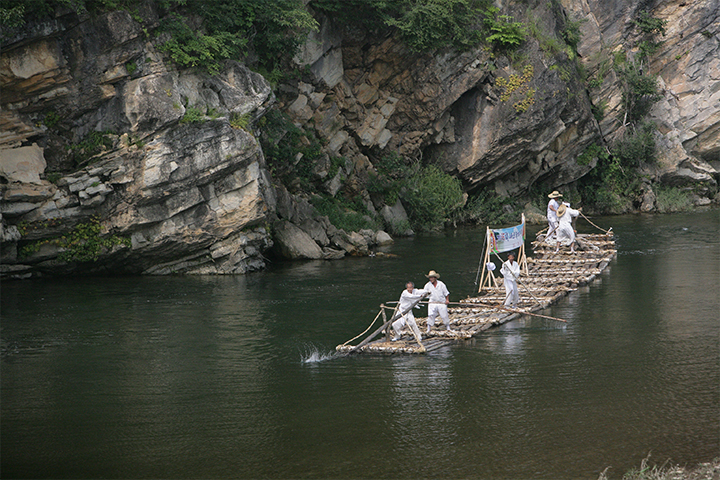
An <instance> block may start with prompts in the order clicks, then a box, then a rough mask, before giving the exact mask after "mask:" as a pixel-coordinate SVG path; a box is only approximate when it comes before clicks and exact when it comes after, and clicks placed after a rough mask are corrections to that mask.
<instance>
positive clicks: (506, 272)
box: [500, 260, 520, 280]
mask: <svg viewBox="0 0 720 480" xmlns="http://www.w3.org/2000/svg"><path fill="white" fill-rule="evenodd" d="M500 273H502V274H503V277H505V278H507V279H508V280H517V278H518V277H519V276H520V264H518V263H517V262H515V261H513V262H512V263H510V260H507V261H505V262H504V263H503V264H502V268H501V269H500Z"/></svg>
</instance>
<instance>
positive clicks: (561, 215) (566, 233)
mask: <svg viewBox="0 0 720 480" xmlns="http://www.w3.org/2000/svg"><path fill="white" fill-rule="evenodd" d="M580 210H582V207H581V208H579V209H577V210H575V209H574V208H570V204H569V203H565V202H563V204H562V205H560V207H558V212H557V213H558V219H559V222H558V223H559V225H558V228H557V231H558V232H557V247H556V248H555V253H558V252H559V251H560V244H561V243H562V244H563V245H570V253H575V229H574V228H573V225H572V222H573V219H575V217H577V216H578V215H580Z"/></svg>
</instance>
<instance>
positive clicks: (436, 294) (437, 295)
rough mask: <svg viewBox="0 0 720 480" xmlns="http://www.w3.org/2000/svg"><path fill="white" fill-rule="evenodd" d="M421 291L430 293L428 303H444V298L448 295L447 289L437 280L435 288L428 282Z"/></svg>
mask: <svg viewBox="0 0 720 480" xmlns="http://www.w3.org/2000/svg"><path fill="white" fill-rule="evenodd" d="M423 289H424V290H427V291H428V292H430V298H429V301H430V302H437V303H445V297H447V296H448V295H450V292H448V289H447V287H446V286H445V284H444V283H443V282H441V281H440V280H437V286H433V284H432V282H428V283H426V284H425V286H424V287H423Z"/></svg>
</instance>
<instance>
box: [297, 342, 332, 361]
mask: <svg viewBox="0 0 720 480" xmlns="http://www.w3.org/2000/svg"><path fill="white" fill-rule="evenodd" d="M336 357H337V353H335V352H330V353H323V352H321V351H320V350H319V349H318V347H316V346H315V345H307V346H306V347H305V351H304V352H302V353H301V354H300V361H301V362H302V363H321V362H326V361H328V360H332V359H333V358H336Z"/></svg>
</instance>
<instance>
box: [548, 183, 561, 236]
mask: <svg viewBox="0 0 720 480" xmlns="http://www.w3.org/2000/svg"><path fill="white" fill-rule="evenodd" d="M548 198H549V199H550V201H549V202H548V206H547V221H548V233H547V238H548V239H549V238H550V237H551V236H553V235H554V234H555V233H557V232H556V230H557V228H558V215H557V210H558V208H559V207H560V200H559V199H560V198H562V193H560V192H558V191H557V190H555V191H554V192H552V193H551V194H550V195H548Z"/></svg>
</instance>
